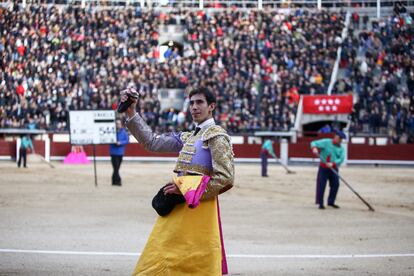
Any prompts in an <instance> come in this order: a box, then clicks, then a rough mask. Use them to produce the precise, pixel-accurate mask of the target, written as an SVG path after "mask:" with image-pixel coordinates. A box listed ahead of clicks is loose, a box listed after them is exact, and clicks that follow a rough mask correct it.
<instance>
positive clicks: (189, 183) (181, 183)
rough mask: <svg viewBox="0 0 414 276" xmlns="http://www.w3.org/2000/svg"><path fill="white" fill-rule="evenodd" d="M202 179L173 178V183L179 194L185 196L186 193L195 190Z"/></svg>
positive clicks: (200, 176)
mask: <svg viewBox="0 0 414 276" xmlns="http://www.w3.org/2000/svg"><path fill="white" fill-rule="evenodd" d="M202 178H203V176H202V175H186V176H174V177H173V181H174V183H175V185H177V187H178V189H180V192H181V193H182V194H183V195H185V194H186V193H187V192H188V191H191V190H197V187H198V186H199V185H200V182H201V179H202Z"/></svg>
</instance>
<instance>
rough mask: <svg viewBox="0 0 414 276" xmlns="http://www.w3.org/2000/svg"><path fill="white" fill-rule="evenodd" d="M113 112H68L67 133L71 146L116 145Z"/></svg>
mask: <svg viewBox="0 0 414 276" xmlns="http://www.w3.org/2000/svg"><path fill="white" fill-rule="evenodd" d="M115 118H116V116H115V111H113V110H81V111H78V110H76V111H69V129H70V131H69V133H70V143H71V144H72V145H91V144H92V145H98V144H113V143H116V125H115Z"/></svg>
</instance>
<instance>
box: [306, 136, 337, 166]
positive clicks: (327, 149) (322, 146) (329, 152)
mask: <svg viewBox="0 0 414 276" xmlns="http://www.w3.org/2000/svg"><path fill="white" fill-rule="evenodd" d="M311 148H318V149H319V154H320V156H321V162H322V163H324V164H326V163H328V162H331V163H333V164H334V166H335V167H339V166H340V165H341V164H342V163H343V162H344V160H345V150H344V147H343V146H342V145H339V146H338V145H335V144H334V143H333V140H332V139H329V138H326V139H320V140H316V141H313V142H312V143H311Z"/></svg>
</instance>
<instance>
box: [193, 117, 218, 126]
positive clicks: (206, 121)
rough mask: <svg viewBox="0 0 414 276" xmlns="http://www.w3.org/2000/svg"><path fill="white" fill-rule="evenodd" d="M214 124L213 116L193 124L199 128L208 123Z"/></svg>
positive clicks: (208, 124)
mask: <svg viewBox="0 0 414 276" xmlns="http://www.w3.org/2000/svg"><path fill="white" fill-rule="evenodd" d="M215 124H216V122H215V121H214V118H210V119H208V120H205V121H204V122H202V123H201V124H199V125H198V124H197V123H196V124H195V126H196V127H199V128H203V127H206V126H210V125H215Z"/></svg>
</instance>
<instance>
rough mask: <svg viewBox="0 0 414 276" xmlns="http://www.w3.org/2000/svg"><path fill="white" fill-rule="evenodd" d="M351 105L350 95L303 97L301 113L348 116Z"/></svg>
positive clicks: (351, 98) (350, 111)
mask: <svg viewBox="0 0 414 276" xmlns="http://www.w3.org/2000/svg"><path fill="white" fill-rule="evenodd" d="M352 105H353V97H352V95H331V96H328V95H318V96H308V95H306V96H303V113H310V114H350V113H352Z"/></svg>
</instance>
